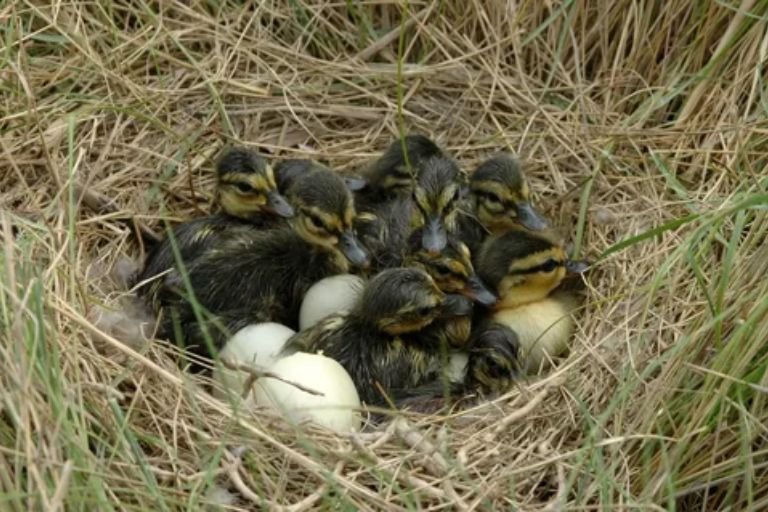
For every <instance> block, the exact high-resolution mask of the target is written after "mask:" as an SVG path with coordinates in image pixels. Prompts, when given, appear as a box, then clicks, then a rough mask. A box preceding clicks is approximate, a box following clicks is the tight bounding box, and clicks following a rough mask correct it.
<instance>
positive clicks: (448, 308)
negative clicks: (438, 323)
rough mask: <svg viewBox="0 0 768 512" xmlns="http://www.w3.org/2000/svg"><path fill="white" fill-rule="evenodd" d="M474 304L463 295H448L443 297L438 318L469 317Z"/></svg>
mask: <svg viewBox="0 0 768 512" xmlns="http://www.w3.org/2000/svg"><path fill="white" fill-rule="evenodd" d="M473 306H474V304H473V303H472V300H471V299H468V298H467V297H465V296H463V295H458V294H453V293H450V294H448V295H446V296H445V302H443V308H442V310H441V312H440V317H442V318H451V317H456V316H469V315H471V314H472V308H473Z"/></svg>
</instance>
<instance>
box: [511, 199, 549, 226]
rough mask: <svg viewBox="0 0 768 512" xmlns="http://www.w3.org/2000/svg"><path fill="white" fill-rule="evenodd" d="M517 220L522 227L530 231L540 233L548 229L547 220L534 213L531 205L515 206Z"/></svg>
mask: <svg viewBox="0 0 768 512" xmlns="http://www.w3.org/2000/svg"><path fill="white" fill-rule="evenodd" d="M517 219H518V220H519V221H520V224H522V225H523V227H525V228H527V229H530V230H531V231H541V230H542V229H547V228H548V227H549V222H547V219H545V218H544V217H542V215H541V214H540V213H539V212H537V211H536V209H535V208H534V207H533V206H531V203H518V204H517Z"/></svg>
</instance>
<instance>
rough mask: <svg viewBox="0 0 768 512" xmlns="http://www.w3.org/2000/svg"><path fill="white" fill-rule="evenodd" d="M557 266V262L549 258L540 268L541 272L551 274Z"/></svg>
mask: <svg viewBox="0 0 768 512" xmlns="http://www.w3.org/2000/svg"><path fill="white" fill-rule="evenodd" d="M558 265H559V264H558V263H557V261H555V260H553V259H551V258H550V259H548V260H547V261H545V262H544V263H542V264H541V267H540V268H541V271H542V272H552V271H553V270H555V269H556V268H557V267H558Z"/></svg>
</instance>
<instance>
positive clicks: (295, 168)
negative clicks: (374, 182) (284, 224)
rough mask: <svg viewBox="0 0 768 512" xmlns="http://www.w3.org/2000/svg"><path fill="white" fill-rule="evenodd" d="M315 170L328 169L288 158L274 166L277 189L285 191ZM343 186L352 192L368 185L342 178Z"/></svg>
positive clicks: (350, 178) (357, 178)
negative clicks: (297, 180)
mask: <svg viewBox="0 0 768 512" xmlns="http://www.w3.org/2000/svg"><path fill="white" fill-rule="evenodd" d="M317 169H328V167H326V166H325V165H323V164H321V163H319V162H316V161H315V160H309V159H306V158H289V159H287V160H282V161H280V162H278V163H277V164H275V180H276V181H277V188H278V190H281V191H286V190H288V189H289V188H290V186H291V185H292V184H293V182H294V181H296V178H298V177H299V176H302V175H304V174H307V173H309V172H312V171H316V170H317ZM341 179H343V180H344V184H345V185H346V186H347V188H348V189H349V190H350V191H352V192H357V191H358V190H362V189H364V188H365V187H366V186H367V185H368V183H367V182H366V181H365V180H364V179H363V178H359V177H357V176H342V177H341Z"/></svg>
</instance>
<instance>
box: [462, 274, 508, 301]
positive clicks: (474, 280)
mask: <svg viewBox="0 0 768 512" xmlns="http://www.w3.org/2000/svg"><path fill="white" fill-rule="evenodd" d="M461 293H462V294H463V295H464V296H466V297H469V298H470V299H472V300H474V301H475V302H477V303H478V304H482V305H483V306H493V305H494V304H496V302H497V301H498V300H499V298H498V297H497V296H496V294H495V293H493V292H492V291H491V290H489V289H488V287H487V286H486V285H485V283H484V282H483V281H482V280H481V279H480V278H479V277H477V276H472V277H470V278H469V280H468V281H467V287H466V288H464V290H462V292H461Z"/></svg>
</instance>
